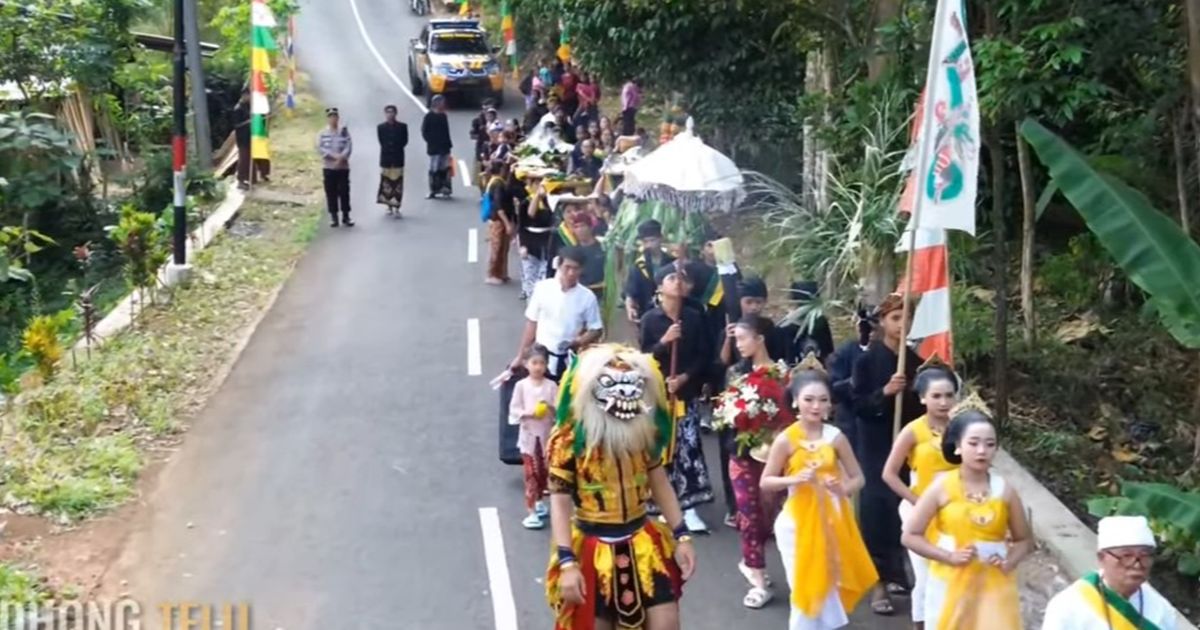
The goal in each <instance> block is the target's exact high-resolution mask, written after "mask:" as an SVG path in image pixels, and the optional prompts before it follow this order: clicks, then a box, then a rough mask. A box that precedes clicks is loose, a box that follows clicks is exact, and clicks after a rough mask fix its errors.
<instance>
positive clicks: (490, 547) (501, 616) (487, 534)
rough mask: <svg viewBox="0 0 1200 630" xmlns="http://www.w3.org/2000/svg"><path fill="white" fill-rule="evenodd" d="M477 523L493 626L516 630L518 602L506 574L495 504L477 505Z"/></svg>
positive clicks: (501, 535) (506, 568) (502, 541)
mask: <svg viewBox="0 0 1200 630" xmlns="http://www.w3.org/2000/svg"><path fill="white" fill-rule="evenodd" d="M479 527H480V528H481V529H482V530H483V555H484V558H485V559H486V560H487V572H488V584H489V590H490V591H491V594H492V613H493V614H494V615H495V617H496V630H517V604H516V600H514V599H513V591H512V583H511V581H510V580H509V577H508V560H507V556H505V555H504V534H503V533H502V532H501V531H500V514H499V513H498V512H497V511H496V508H494V507H486V508H479Z"/></svg>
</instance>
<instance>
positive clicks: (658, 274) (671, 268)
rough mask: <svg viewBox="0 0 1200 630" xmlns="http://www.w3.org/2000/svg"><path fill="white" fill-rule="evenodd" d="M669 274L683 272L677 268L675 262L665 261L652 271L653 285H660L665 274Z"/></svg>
mask: <svg viewBox="0 0 1200 630" xmlns="http://www.w3.org/2000/svg"><path fill="white" fill-rule="evenodd" d="M671 274H680V275H682V274H683V272H682V271H680V270H679V267H677V266H676V265H675V263H667V264H665V265H663V266H661V267H659V268H658V270H657V271H655V272H654V285H655V286H660V287H661V286H662V283H663V280H666V279H667V276H669V275H671Z"/></svg>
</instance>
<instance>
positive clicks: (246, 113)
mask: <svg viewBox="0 0 1200 630" xmlns="http://www.w3.org/2000/svg"><path fill="white" fill-rule="evenodd" d="M233 139H234V142H235V143H236V144H237V149H238V160H237V183H238V184H239V185H243V184H247V183H249V182H250V103H249V102H246V103H241V102H239V103H238V104H237V105H236V106H234V108H233Z"/></svg>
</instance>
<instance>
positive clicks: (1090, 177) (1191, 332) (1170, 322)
mask: <svg viewBox="0 0 1200 630" xmlns="http://www.w3.org/2000/svg"><path fill="white" fill-rule="evenodd" d="M1021 133H1022V135H1023V136H1024V137H1025V139H1026V140H1027V141H1029V144H1030V146H1032V147H1033V148H1034V150H1035V151H1036V152H1037V154H1038V157H1039V158H1040V159H1041V161H1042V163H1043V164H1045V165H1046V167H1047V168H1048V169H1049V170H1050V176H1051V177H1052V178H1053V179H1054V182H1055V183H1056V184H1057V185H1058V186H1059V187H1060V189H1061V190H1062V193H1063V196H1065V197H1066V198H1067V200H1068V201H1070V202H1071V204H1072V205H1073V206H1075V208H1076V209H1077V210H1079V213H1080V214H1081V215H1082V216H1083V218H1084V221H1086V222H1087V224H1088V227H1089V228H1090V229H1091V230H1092V231H1093V232H1094V233H1095V234H1096V236H1097V238H1098V239H1099V240H1100V243H1101V244H1102V245H1104V248H1105V249H1107V250H1108V252H1109V254H1111V255H1112V257H1113V258H1114V259H1115V260H1116V261H1117V264H1118V265H1119V266H1120V267H1121V269H1123V270H1124V271H1125V273H1126V274H1128V276H1129V278H1130V279H1131V280H1132V281H1133V283H1134V284H1136V285H1137V286H1138V287H1140V288H1141V289H1142V290H1143V291H1145V292H1146V293H1147V294H1149V296H1150V299H1151V301H1153V302H1154V304H1155V307H1156V308H1157V309H1158V312H1159V315H1160V317H1161V319H1162V322H1163V324H1164V325H1165V326H1166V327H1167V329H1168V330H1169V331H1170V332H1171V334H1172V335H1173V336H1174V337H1175V339H1176V340H1178V341H1179V342H1180V343H1181V344H1183V345H1185V346H1188V347H1190V348H1200V282H1197V281H1196V279H1197V278H1200V245H1197V244H1196V242H1195V241H1194V240H1192V239H1191V238H1190V237H1189V236H1188V235H1187V234H1185V233H1184V232H1183V230H1181V229H1180V228H1179V226H1177V225H1175V224H1174V223H1173V222H1172V221H1171V220H1170V219H1169V218H1167V216H1166V215H1164V214H1163V213H1161V212H1159V211H1158V210H1157V209H1155V208H1154V207H1153V206H1152V205H1151V204H1150V201H1149V200H1148V199H1147V198H1146V196H1145V195H1143V194H1142V193H1140V192H1138V191H1137V190H1134V189H1133V188H1130V187H1129V186H1128V185H1126V184H1125V183H1124V182H1122V181H1121V180H1119V179H1117V178H1115V177H1113V176H1111V175H1106V174H1103V173H1100V172H1098V171H1097V170H1096V169H1095V168H1094V167H1093V166H1092V165H1091V164H1089V162H1088V160H1087V158H1086V157H1084V156H1083V155H1082V154H1081V153H1080V152H1079V151H1077V150H1076V149H1075V148H1074V147H1072V146H1071V145H1070V144H1068V143H1067V142H1066V141H1064V140H1063V139H1062V138H1059V137H1058V136H1057V135H1055V134H1054V133H1052V132H1051V131H1049V130H1048V129H1046V128H1045V127H1043V126H1042V125H1041V124H1040V123H1038V122H1036V121H1034V120H1032V119H1029V120H1026V121H1025V122H1024V123H1023V124H1022V125H1021Z"/></svg>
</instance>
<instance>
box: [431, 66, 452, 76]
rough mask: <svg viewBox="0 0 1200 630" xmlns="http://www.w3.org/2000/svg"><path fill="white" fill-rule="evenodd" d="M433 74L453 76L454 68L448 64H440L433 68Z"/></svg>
mask: <svg viewBox="0 0 1200 630" xmlns="http://www.w3.org/2000/svg"><path fill="white" fill-rule="evenodd" d="M433 72H434V74H443V75H445V74H453V73H454V66H452V65H450V64H448V63H439V64H438V65H436V66H434V67H433Z"/></svg>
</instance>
